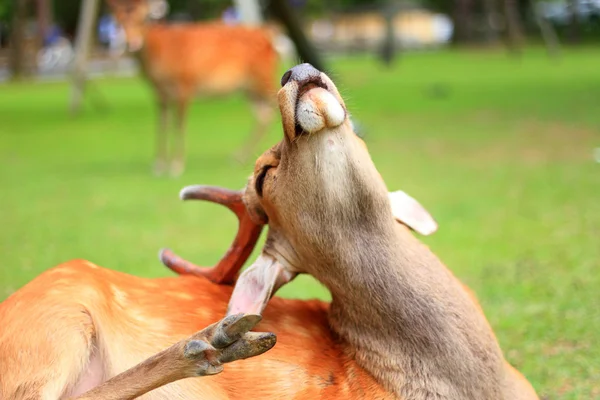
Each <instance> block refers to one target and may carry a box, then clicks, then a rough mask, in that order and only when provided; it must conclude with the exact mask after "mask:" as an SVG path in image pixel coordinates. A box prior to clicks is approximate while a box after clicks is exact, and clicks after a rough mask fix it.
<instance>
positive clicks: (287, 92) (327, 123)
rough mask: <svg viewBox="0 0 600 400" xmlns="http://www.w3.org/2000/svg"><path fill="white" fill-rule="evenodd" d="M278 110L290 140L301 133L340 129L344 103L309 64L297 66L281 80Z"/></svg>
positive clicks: (333, 87) (331, 86)
mask: <svg viewBox="0 0 600 400" xmlns="http://www.w3.org/2000/svg"><path fill="white" fill-rule="evenodd" d="M281 84H282V88H281V89H280V91H279V94H278V99H279V107H280V110H281V115H282V118H283V125H284V130H285V133H286V135H287V137H288V138H289V139H290V140H294V139H295V138H296V137H297V136H299V135H302V134H305V133H306V134H313V133H317V132H319V131H321V130H323V129H327V128H328V129H332V128H336V127H338V126H340V125H341V124H343V123H344V121H345V120H346V114H347V113H346V109H345V106H344V103H343V101H342V99H341V97H340V95H339V93H338V91H337V88H336V87H335V85H334V84H333V82H332V81H331V80H330V79H329V78H328V77H327V75H325V74H324V73H322V72H320V71H318V70H317V69H315V68H314V67H313V66H312V65H310V64H300V65H297V66H295V67H294V68H292V69H290V70H289V71H287V72H286V73H285V74H284V75H283V77H282V79H281Z"/></svg>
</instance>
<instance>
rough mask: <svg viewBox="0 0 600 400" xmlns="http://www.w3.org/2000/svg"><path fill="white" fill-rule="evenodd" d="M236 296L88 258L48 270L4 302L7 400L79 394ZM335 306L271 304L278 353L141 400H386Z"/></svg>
mask: <svg viewBox="0 0 600 400" xmlns="http://www.w3.org/2000/svg"><path fill="white" fill-rule="evenodd" d="M230 295H231V287H229V286H224V285H215V284H214V283H212V282H209V281H208V280H206V279H204V278H196V277H173V278H163V279H143V278H138V277H134V276H131V275H127V274H123V273H120V272H116V271H112V270H108V269H105V268H101V267H98V266H96V265H94V264H92V263H90V262H88V261H85V260H73V261H70V262H67V263H64V264H62V265H59V266H57V267H55V268H53V269H50V270H48V271H46V272H44V273H43V274H41V275H40V276H38V277H37V278H36V279H34V280H33V281H31V282H30V283H29V284H27V285H26V286H24V287H23V288H21V289H20V290H19V291H17V292H16V293H14V294H13V295H12V296H11V297H9V298H8V299H7V300H6V301H4V302H3V303H2V304H0V324H1V326H2V327H3V328H2V329H1V330H0V360H2V362H0V399H2V400H9V399H10V400H20V399H32V398H40V399H44V400H46V399H48V400H50V399H52V400H55V399H63V398H70V397H71V396H74V395H80V394H81V393H83V392H84V391H85V390H87V389H91V388H92V387H93V386H96V385H98V384H100V383H101V382H102V381H105V380H106V379H109V378H111V377H113V376H115V375H116V374H118V373H121V372H123V371H125V370H126V369H128V368H130V367H133V366H134V365H136V364H137V363H139V362H141V361H143V360H144V359H146V358H148V357H150V356H152V355H154V354H155V353H157V352H159V351H161V350H163V349H164V348H166V347H167V346H170V345H171V344H173V343H175V342H176V341H178V340H180V339H182V338H184V337H187V336H189V335H191V334H192V333H194V332H196V331H198V330H199V329H202V328H204V327H205V326H207V325H209V324H212V323H213V322H215V321H218V320H219V319H220V318H221V317H222V316H223V315H224V313H225V310H226V307H227V301H228V299H229V296H230ZM327 307H328V305H327V304H326V303H323V302H320V301H299V300H284V299H280V298H273V299H272V302H271V303H270V305H269V309H268V310H266V312H265V314H264V319H263V321H261V322H260V324H259V326H258V327H257V328H258V329H261V330H262V329H268V330H270V332H274V333H276V334H277V335H278V343H277V345H276V346H275V347H274V348H273V349H272V350H271V351H269V352H267V353H265V354H263V355H262V356H260V357H255V358H251V359H248V360H245V361H241V362H240V361H238V362H235V363H232V364H231V365H228V366H227V367H226V373H222V374H220V375H215V376H213V377H209V378H191V379H183V380H179V381H177V382H173V383H171V384H169V385H166V386H163V387H161V388H158V389H156V390H154V391H152V392H150V393H148V394H146V395H145V397H143V398H144V399H206V400H210V399H294V398H296V399H356V393H363V394H364V397H362V398H365V399H383V398H385V397H384V396H385V395H386V392H385V391H384V390H383V388H382V387H381V386H380V385H379V384H378V383H377V382H375V380H374V379H373V378H372V377H371V376H370V375H369V374H368V373H366V372H365V371H364V370H363V369H362V368H360V367H359V366H358V365H357V364H356V363H355V362H354V361H353V360H352V359H351V358H350V357H349V356H347V355H346V354H345V352H344V346H343V345H342V344H341V343H339V342H337V341H336V340H335V339H334V337H333V336H332V334H331V332H330V330H329V328H328V323H327ZM84 398H86V397H84ZM100 398H101V399H103V398H106V397H100ZM115 398H121V397H115Z"/></svg>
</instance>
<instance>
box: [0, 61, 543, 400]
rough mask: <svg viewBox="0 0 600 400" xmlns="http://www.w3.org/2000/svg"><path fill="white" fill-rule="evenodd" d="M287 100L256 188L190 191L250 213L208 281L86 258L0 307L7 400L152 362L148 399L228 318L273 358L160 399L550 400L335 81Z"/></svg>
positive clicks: (287, 84) (185, 383)
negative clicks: (188, 351) (243, 325)
mask: <svg viewBox="0 0 600 400" xmlns="http://www.w3.org/2000/svg"><path fill="white" fill-rule="evenodd" d="M282 86H283V87H282V89H281V90H280V91H279V94H278V101H279V107H280V110H281V115H282V119H283V128H284V136H283V139H282V140H281V141H280V142H279V143H278V144H277V145H275V146H274V147H272V148H271V149H270V150H268V151H267V152H265V153H264V154H263V155H262V156H261V157H260V158H259V159H258V160H257V162H256V166H255V169H254V173H253V174H252V176H251V177H250V179H249V180H248V183H247V185H246V188H245V190H244V191H243V192H232V191H227V190H216V189H215V188H212V187H205V186H192V187H188V188H186V189H184V190H183V191H182V193H181V197H182V198H184V199H191V198H201V199H208V200H213V201H217V202H220V203H223V204H225V205H227V206H228V207H229V208H230V209H232V210H234V211H235V212H236V214H238V216H242V217H243V218H240V228H241V232H239V233H238V236H237V237H236V248H235V249H232V250H230V251H228V252H227V253H226V255H225V257H224V258H223V260H222V261H221V262H220V263H219V264H218V265H217V267H216V268H215V269H213V270H206V269H201V268H198V267H196V266H195V265H193V264H191V263H189V262H186V261H184V260H181V259H179V258H178V257H176V256H175V255H174V254H173V253H171V252H169V251H166V252H163V253H162V258H163V260H164V261H165V262H166V263H167V264H168V265H169V266H171V267H172V268H173V269H175V270H176V271H178V272H180V273H184V275H183V276H179V277H173V278H165V279H154V280H152V279H141V278H137V277H133V276H130V275H125V274H121V273H118V272H115V271H110V270H107V269H103V268H99V267H97V266H95V265H93V264H91V263H89V262H86V261H81V260H79V261H72V262H70V263H66V264H63V265H61V266H58V267H56V268H55V269H52V270H50V271H47V272H45V273H44V274H42V275H40V276H39V277H38V278H36V279H35V280H33V281H32V282H30V283H29V284H28V285H27V286H25V287H24V288H22V289H21V290H19V291H17V292H16V293H15V294H13V295H12V296H11V297H9V298H8V299H7V300H6V301H5V302H4V303H2V304H1V305H0V324H1V325H2V326H3V330H2V331H0V359H2V360H3V361H4V360H7V361H4V362H3V363H1V364H0V376H1V377H2V385H1V386H0V388H1V389H0V390H1V391H0V393H2V396H3V398H4V399H6V398H10V399H13V398H30V397H44V396H45V398H58V397H61V396H65V394H69V393H70V392H71V391H72V390H73V388H79V387H80V385H82V384H83V383H86V382H87V383H89V382H94V383H95V382H98V383H99V382H102V381H104V380H106V379H109V378H111V377H114V376H115V375H117V374H118V373H122V372H123V371H125V370H126V369H128V368H132V367H134V366H135V365H136V364H138V363H140V362H141V363H142V364H140V365H138V366H137V367H134V368H132V369H131V370H130V371H127V372H126V373H125V374H126V375H127V376H129V377H132V376H133V377H135V378H136V379H139V381H140V382H141V384H142V386H144V388H145V389H147V390H150V389H152V388H153V387H154V386H155V383H156V382H154V381H151V380H150V379H149V378H147V377H146V374H144V368H143V367H142V366H143V365H147V362H144V359H146V358H148V357H151V356H152V355H153V354H155V353H158V352H160V351H162V350H163V349H164V348H165V347H167V346H169V345H172V344H173V343H175V342H176V341H177V340H180V339H181V338H185V337H187V336H189V335H190V334H191V333H193V332H194V331H196V330H199V329H200V327H202V326H206V325H208V324H210V323H212V322H213V321H216V320H219V319H220V318H221V317H222V315H223V314H227V315H228V316H229V317H232V316H236V315H239V314H248V315H254V314H262V316H263V320H262V322H261V323H260V324H259V325H257V327H258V328H259V329H261V330H263V331H268V332H273V333H275V334H276V335H277V338H278V339H277V345H276V346H275V347H273V349H272V350H270V351H268V352H266V353H264V354H263V355H262V356H260V357H254V358H250V359H248V360H245V361H238V362H236V363H232V364H231V365H229V366H228V368H227V372H226V373H224V374H219V375H216V376H214V377H211V378H205V379H185V380H178V381H175V382H172V383H170V384H167V385H165V386H162V387H159V388H157V389H155V390H153V391H152V392H150V393H148V396H149V397H148V398H155V399H158V398H178V397H179V398H205V399H226V398H269V399H289V398H301V399H315V398H323V399H356V398H363V399H381V398H396V399H404V400H408V399H410V400H424V399H478V400H479V399H506V400H508V399H517V400H518V399H537V395H536V394H535V391H534V390H533V388H532V387H531V385H530V384H529V382H528V381H527V380H526V379H525V378H524V377H523V376H522V375H521V374H520V373H519V372H518V371H516V370H515V369H514V368H512V367H511V366H510V365H509V364H508V363H507V362H506V361H505V360H504V357H503V355H502V352H501V350H500V348H499V346H498V343H497V341H496V338H495V336H494V334H493V332H492V330H491V328H490V326H489V324H488V323H487V321H486V318H485V316H484V315H483V313H482V310H481V308H480V307H479V305H478V303H477V301H476V299H475V297H474V296H473V295H471V294H470V292H469V291H468V290H466V289H465V288H464V287H463V285H462V284H461V283H460V282H459V281H458V280H457V279H456V278H455V277H454V276H453V275H452V273H451V272H450V271H449V270H448V269H447V268H446V267H445V266H444V265H443V264H442V263H441V262H440V261H439V260H438V259H437V258H436V257H435V256H434V255H433V254H432V253H431V251H430V250H429V249H428V248H427V247H426V246H424V245H422V244H421V243H419V242H418V240H416V238H415V237H414V236H413V234H412V233H411V232H410V231H409V229H408V228H407V226H410V227H411V228H413V229H415V230H416V231H418V232H422V233H431V232H432V231H434V230H435V228H436V224H435V222H434V221H433V219H432V218H431V217H430V216H429V214H428V213H427V212H426V211H425V210H424V209H423V208H422V207H421V206H420V205H419V204H418V203H416V202H415V201H414V200H413V199H411V198H409V197H407V196H403V195H400V196H398V195H390V194H389V193H388V190H387V188H386V186H385V184H384V182H383V180H382V178H381V176H380V175H379V173H378V171H377V169H376V168H375V166H374V164H373V162H372V160H371V158H370V156H369V154H368V152H367V149H366V146H365V144H364V143H363V142H362V141H361V140H360V139H359V138H358V137H357V136H356V135H355V134H354V132H353V130H352V125H351V123H350V120H349V117H348V112H347V110H346V108H345V105H344V102H343V100H342V98H341V96H340V94H339V93H338V91H337V89H336V87H335V85H334V84H333V82H332V81H331V80H330V79H329V78H328V77H327V76H326V75H325V74H323V73H320V72H319V71H317V70H315V69H314V68H312V67H311V66H310V65H307V64H302V65H299V66H297V67H294V68H293V69H291V70H289V71H288V72H286V74H285V75H284V76H283V78H282ZM242 203H243V204H244V207H243V208H241V207H240V204H242ZM398 210H402V211H401V212H400V213H398V212H397V211H398ZM398 214H400V215H398ZM403 215H405V216H406V215H408V218H406V220H405V219H403V218H404V217H403ZM398 219H400V220H401V221H402V222H403V223H404V224H399V223H397V221H398ZM266 224H268V226H269V230H268V236H267V240H266V242H265V245H264V247H263V249H262V252H261V254H260V255H259V256H258V258H257V259H256V261H255V262H254V263H253V264H252V265H251V266H250V267H249V268H248V269H247V270H245V271H244V272H243V273H242V274H241V275H240V276H239V278H238V279H237V281H236V283H235V288H233V290H232V288H231V286H229V285H223V284H221V285H218V284H215V283H223V282H225V281H226V280H228V279H229V277H231V276H235V275H236V274H237V272H238V271H239V268H240V267H241V265H242V264H243V262H244V261H245V258H246V257H248V254H249V252H248V251H247V249H248V248H251V247H252V246H253V245H254V243H255V241H256V238H257V232H258V233H260V230H261V229H262V227H263V226H264V225H266ZM299 273H309V274H311V275H313V276H314V277H316V278H317V279H318V280H319V281H321V282H322V283H323V284H325V285H326V286H327V288H328V289H329V290H330V291H331V294H332V302H331V304H326V303H323V302H320V301H299V300H284V299H281V298H277V297H274V298H271V297H272V295H273V294H274V293H275V292H276V291H277V289H278V288H279V287H281V286H282V285H284V284H285V283H287V282H289V281H291V280H292V279H293V278H294V277H295V276H296V275H297V274H299ZM192 275H200V276H201V278H198V277H195V276H192ZM206 277H209V278H210V279H212V280H213V281H214V282H211V281H210V280H209V279H206ZM267 303H268V307H266V306H267ZM265 307H266V308H265ZM234 318H235V317H234ZM48 333H50V334H48ZM266 337H268V336H266ZM171 354H173V355H172V357H175V355H177V354H180V352H179V353H177V352H175V353H171ZM163 361H165V360H163ZM165 362H166V361H165ZM82 379H89V380H85V381H84V382H83V383H82ZM110 382H111V381H109V383H110ZM113 383H114V386H111V387H112V389H113V390H115V388H116V389H119V388H121V389H123V390H124V386H126V385H125V384H122V383H121V384H120V383H119V381H118V379H117V382H116V383H115V381H114V380H113ZM165 383H166V382H165ZM153 384H154V385H153ZM117 392H118V390H117Z"/></svg>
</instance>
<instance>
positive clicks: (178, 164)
mask: <svg viewBox="0 0 600 400" xmlns="http://www.w3.org/2000/svg"><path fill="white" fill-rule="evenodd" d="M188 104H189V100H188V99H187V98H180V99H178V101H177V106H176V109H175V124H176V126H175V149H174V156H173V160H172V161H171V176H179V175H181V174H182V173H183V170H184V169H185V117H186V113H187V108H188Z"/></svg>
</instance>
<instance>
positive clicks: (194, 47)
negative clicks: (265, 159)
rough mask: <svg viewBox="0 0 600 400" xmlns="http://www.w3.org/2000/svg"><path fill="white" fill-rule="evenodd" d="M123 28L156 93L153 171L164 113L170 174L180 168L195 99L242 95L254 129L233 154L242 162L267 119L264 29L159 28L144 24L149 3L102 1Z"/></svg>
mask: <svg viewBox="0 0 600 400" xmlns="http://www.w3.org/2000/svg"><path fill="white" fill-rule="evenodd" d="M107 3H108V5H109V7H110V9H111V10H112V13H113V14H114V16H115V19H116V20H117V22H118V23H119V24H120V25H121V26H122V27H123V29H124V31H125V35H126V37H127V44H128V48H129V50H130V51H131V52H133V53H134V54H135V56H136V58H137V60H138V61H139V64H140V66H141V69H142V72H143V74H144V76H145V77H146V79H147V81H148V82H149V83H150V84H151V85H152V87H153V88H154V91H155V93H156V101H157V104H158V127H157V136H156V159H155V172H156V173H157V174H162V173H163V172H165V169H166V168H167V167H168V158H169V157H168V136H167V132H168V130H169V129H168V123H169V112H170V111H172V112H174V125H175V133H176V135H175V138H174V139H175V140H174V149H173V150H174V151H173V154H172V157H171V162H170V172H171V174H172V175H179V174H180V173H182V172H183V170H184V161H185V130H186V129H185V119H186V112H187V109H188V106H189V104H190V101H191V100H192V99H193V98H194V97H195V96H197V95H204V96H210V95H224V94H229V93H232V92H234V91H239V90H241V91H244V92H245V93H246V94H247V96H248V98H249V99H250V101H251V103H252V107H253V114H254V116H255V118H256V126H255V128H254V130H253V132H252V133H251V135H250V137H249V138H248V140H247V142H246V143H245V144H244V145H243V147H242V149H241V150H240V151H239V153H238V156H239V157H240V158H241V159H245V158H246V157H247V156H248V155H249V154H251V153H252V151H253V149H254V147H253V145H254V144H256V143H257V142H259V141H260V139H261V138H262V137H263V136H264V134H265V132H266V130H267V128H268V125H269V123H270V122H271V120H272V116H273V106H274V104H272V103H273V102H272V98H273V97H274V96H275V91H276V89H275V82H276V74H277V58H278V55H277V52H276V49H275V47H274V45H273V43H272V40H273V39H272V36H271V33H270V31H268V30H267V29H266V28H259V27H246V26H238V25H226V24H223V23H220V22H210V23H177V24H165V23H159V22H152V21H151V20H150V9H151V6H152V4H153V3H155V2H154V1H153V0H107Z"/></svg>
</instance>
